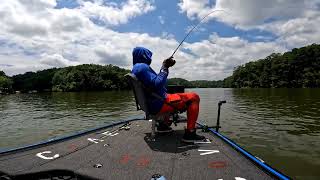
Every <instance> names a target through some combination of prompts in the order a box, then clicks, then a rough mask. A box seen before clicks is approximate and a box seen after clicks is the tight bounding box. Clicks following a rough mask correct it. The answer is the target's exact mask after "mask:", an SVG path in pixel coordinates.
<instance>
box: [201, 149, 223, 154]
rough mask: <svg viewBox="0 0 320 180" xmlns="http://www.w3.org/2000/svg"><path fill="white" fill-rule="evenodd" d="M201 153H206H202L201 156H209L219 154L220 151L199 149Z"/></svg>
mask: <svg viewBox="0 0 320 180" xmlns="http://www.w3.org/2000/svg"><path fill="white" fill-rule="evenodd" d="M198 151H199V152H204V153H200V156H203V155H208V154H213V153H219V152H220V151H219V150H209V149H198Z"/></svg>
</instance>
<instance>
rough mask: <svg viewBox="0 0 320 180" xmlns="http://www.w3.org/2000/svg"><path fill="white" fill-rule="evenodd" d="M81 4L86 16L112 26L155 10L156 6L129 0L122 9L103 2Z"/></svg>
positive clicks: (140, 0)
mask: <svg viewBox="0 0 320 180" xmlns="http://www.w3.org/2000/svg"><path fill="white" fill-rule="evenodd" d="M79 3H80V6H81V7H80V10H81V12H83V13H84V14H85V15H87V16H89V17H92V18H96V19H98V20H100V21H102V22H104V23H106V24H110V25H119V24H123V23H126V22H128V20H129V19H131V18H133V17H136V16H139V15H141V14H145V13H147V12H149V11H152V10H154V9H155V6H154V5H152V3H151V2H150V1H147V0H128V1H127V2H126V3H124V4H122V5H121V6H120V7H119V6H118V5H117V4H115V3H111V4H110V3H109V4H106V5H105V2H104V1H102V0H94V1H83V0H79Z"/></svg>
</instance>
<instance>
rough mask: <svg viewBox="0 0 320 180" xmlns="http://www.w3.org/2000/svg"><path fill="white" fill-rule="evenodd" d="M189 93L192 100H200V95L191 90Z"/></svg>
mask: <svg viewBox="0 0 320 180" xmlns="http://www.w3.org/2000/svg"><path fill="white" fill-rule="evenodd" d="M190 94H191V100H192V101H193V102H200V97H199V95H198V94H197V93H194V92H192V93H190Z"/></svg>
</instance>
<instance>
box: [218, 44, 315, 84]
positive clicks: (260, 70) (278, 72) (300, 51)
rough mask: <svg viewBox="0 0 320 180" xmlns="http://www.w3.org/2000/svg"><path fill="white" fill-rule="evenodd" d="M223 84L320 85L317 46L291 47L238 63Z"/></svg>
mask: <svg viewBox="0 0 320 180" xmlns="http://www.w3.org/2000/svg"><path fill="white" fill-rule="evenodd" d="M224 86H226V87H234V88H242V87H251V88H258V87H263V88H270V87H273V88H279V87H287V88H301V87H311V88H313V87H320V45H317V44H312V45H310V46H306V47H302V48H295V49H293V50H292V51H290V52H286V53H284V54H271V55H270V56H268V57H266V58H264V59H260V60H257V61H254V62H249V63H246V64H245V65H241V66H238V67H237V68H236V69H235V70H234V71H233V74H232V76H230V77H228V78H226V79H224Z"/></svg>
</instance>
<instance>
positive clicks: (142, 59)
mask: <svg viewBox="0 0 320 180" xmlns="http://www.w3.org/2000/svg"><path fill="white" fill-rule="evenodd" d="M151 57H152V52H151V51H150V50H149V49H147V48H144V47H135V48H134V49H133V51H132V58H133V65H135V64H136V63H145V64H148V65H150V64H151V61H152V59H151Z"/></svg>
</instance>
